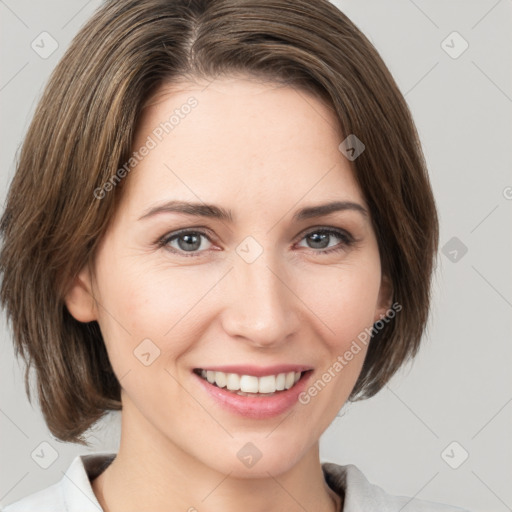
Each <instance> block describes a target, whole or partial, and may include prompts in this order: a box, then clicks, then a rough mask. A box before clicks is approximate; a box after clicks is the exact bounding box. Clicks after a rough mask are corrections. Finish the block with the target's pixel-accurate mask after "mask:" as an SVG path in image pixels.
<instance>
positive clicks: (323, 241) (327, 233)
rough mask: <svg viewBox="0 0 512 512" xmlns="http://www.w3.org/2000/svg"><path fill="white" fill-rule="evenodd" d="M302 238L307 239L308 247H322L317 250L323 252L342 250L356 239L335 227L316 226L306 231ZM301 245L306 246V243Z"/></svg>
mask: <svg viewBox="0 0 512 512" xmlns="http://www.w3.org/2000/svg"><path fill="white" fill-rule="evenodd" d="M336 239H337V240H338V241H337V242H336ZM301 240H305V241H306V244H307V245H306V247H308V248H310V249H322V250H320V251H315V252H319V253H323V254H326V253H330V252H334V251H341V250H343V249H346V248H347V247H349V246H350V245H352V243H353V242H354V239H353V238H352V237H351V236H350V235H349V234H348V233H346V232H344V231H341V230H339V229H334V228H316V229H314V230H313V231H309V232H308V233H306V234H305V235H304V236H303V237H302V239H301ZM299 245H300V246H301V247H304V245H301V244H299ZM326 249H327V250H326Z"/></svg>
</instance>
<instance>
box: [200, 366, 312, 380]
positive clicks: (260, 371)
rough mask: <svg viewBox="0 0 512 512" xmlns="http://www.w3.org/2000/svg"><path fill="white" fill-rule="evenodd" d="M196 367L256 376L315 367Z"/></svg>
mask: <svg viewBox="0 0 512 512" xmlns="http://www.w3.org/2000/svg"><path fill="white" fill-rule="evenodd" d="M196 369H201V370H210V371H214V372H224V373H237V374H238V375H253V376H254V377H264V376H265V375H277V374H279V373H288V372H300V373H302V372H305V371H308V370H312V369H313V368H312V367H311V366H308V365H302V364H276V365H272V366H255V365H250V364H247V365H245V364H244V365H222V366H216V365H207V366H201V367H199V368H196Z"/></svg>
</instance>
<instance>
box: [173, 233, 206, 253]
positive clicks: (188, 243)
mask: <svg viewBox="0 0 512 512" xmlns="http://www.w3.org/2000/svg"><path fill="white" fill-rule="evenodd" d="M182 242H184V243H182ZM178 245H179V247H180V249H182V250H184V251H193V250H196V249H199V247H200V246H201V238H200V237H199V236H198V235H182V236H181V237H180V238H178Z"/></svg>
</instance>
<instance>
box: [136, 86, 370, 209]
mask: <svg viewBox="0 0 512 512" xmlns="http://www.w3.org/2000/svg"><path fill="white" fill-rule="evenodd" d="M343 138H344V137H343V135H342V133H341V131H340V128H339V123H338V120H337V118H336V115H335V113H334V112H333V110H332V108H331V107H330V106H329V105H327V104H326V103H325V102H324V101H322V100H321V99H319V98H317V97H316V96H314V95H312V94H311V93H308V92H306V91H303V90H300V89H297V88H294V87H290V86H287V85H282V84H277V83H269V82H261V81H257V80H255V79H249V78H244V77H236V78H235V77H231V78H223V79H216V80H213V81H211V82H206V81H204V82H182V83H179V84H172V85H164V86H161V87H160V89H159V90H157V91H156V93H155V94H154V95H153V97H152V98H150V100H149V101H148V102H147V104H146V106H145V108H144V109H143V114H142V116H141V119H140V122H139V125H138V127H137V131H136V137H135V141H134V145H133V150H134V151H137V150H138V149H140V148H142V147H143V146H144V145H151V146H152V149H151V150H150V151H149V152H148V153H147V155H146V156H145V157H144V158H142V159H141V161H140V162H139V163H138V164H137V166H136V168H135V169H134V171H133V172H132V173H131V174H130V179H129V180H128V181H129V182H130V183H128V184H127V189H128V190H127V191H126V193H127V195H128V197H129V198H130V199H131V200H132V201H133V202H135V203H137V204H138V205H140V206H143V205H147V204H148V202H149V201H155V200H166V199H181V200H195V201H197V200H198V199H199V200H202V201H205V202H211V203H225V202H226V201H227V200H232V201H235V200H236V199H238V200H239V202H240V203H243V204H244V205H246V206H247V207H259V208H266V207H269V206H271V203H276V202H278V203H280V204H281V206H284V204H285V203H287V204H288V203H290V204H293V203H297V202H299V201H300V200H301V197H303V196H306V195H307V196H308V197H307V198H308V199H309V200H315V199H316V196H318V198H321V199H322V200H325V199H333V200H334V199H345V200H347V199H351V200H359V201H360V202H362V203H364V199H363V197H362V194H361V191H360V189H359V187H358V185H357V183H356V181H355V177H354V170H353V168H352V166H351V163H350V162H349V161H348V160H347V159H346V158H345V157H344V156H343V155H342V153H341V152H340V151H339V149H338V146H339V144H340V142H341V141H342V140H343ZM150 140H151V141H152V142H149V141H150ZM148 143H149V144H148ZM242 200H243V201H242ZM230 207H231V208H232V209H233V210H236V208H237V207H236V206H235V205H234V204H232V205H230Z"/></svg>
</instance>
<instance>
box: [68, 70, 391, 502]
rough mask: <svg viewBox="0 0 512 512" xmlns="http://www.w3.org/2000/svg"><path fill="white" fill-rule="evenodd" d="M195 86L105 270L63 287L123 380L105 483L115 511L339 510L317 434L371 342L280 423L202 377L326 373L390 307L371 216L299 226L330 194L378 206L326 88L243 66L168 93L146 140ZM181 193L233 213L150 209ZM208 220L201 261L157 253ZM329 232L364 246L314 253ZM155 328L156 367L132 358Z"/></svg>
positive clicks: (134, 195) (109, 237) (146, 119)
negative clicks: (228, 216) (282, 81)
mask: <svg viewBox="0 0 512 512" xmlns="http://www.w3.org/2000/svg"><path fill="white" fill-rule="evenodd" d="M191 96H193V97H194V98H196V99H197V102H198V104H197V106H196V107H195V108H194V109H192V110H191V112H190V114H188V115H187V116H184V117H183V119H180V122H179V124H177V125H176V126H175V127H174V129H173V130H172V131H171V132H170V133H169V134H167V135H165V136H164V137H163V138H162V141H161V142H159V143H158V145H157V146H156V147H155V148H154V149H152V150H151V151H149V153H148V154H147V156H145V157H144V158H143V159H142V161H141V162H140V163H139V164H138V165H137V166H136V168H135V169H133V170H132V171H131V173H130V175H129V176H128V177H126V178H125V181H124V182H123V184H122V186H123V187H124V190H123V195H122V200H121V202H120V204H119V206H118V209H117V212H116V215H115V217H114V219H113V222H112V223H111V225H110V227H109V230H108V231H107V233H106V235H105V237H104V238H103V240H102V243H101V245H100V247H99V249H98V252H97V253H96V257H95V261H94V262H93V266H92V267H89V266H86V267H84V269H83V270H82V271H81V272H80V274H79V275H78V276H77V278H76V279H75V281H74V283H73V284H72V287H71V289H70V292H69V294H68V295H67V297H66V304H67V307H68V309H69V311H70V312H71V314H72V315H73V316H74V317H75V318H76V319H77V320H79V321H82V322H88V321H92V320H97V321H98V323H99V325H100V328H101V331H102V334H103V337H104V339H105V343H106V346H107V350H108V353H109V357H110V360H111V362H112V366H113V369H114V371H115V373H116V376H117V378H118V379H119V380H120V383H121V386H122V403H123V412H122V434H121V444H120V450H119V453H118V456H117V458H116V459H115V461H114V462H113V463H112V464H111V466H110V467H109V468H107V469H106V470H105V471H104V472H103V473H102V474H101V475H100V476H99V477H98V478H96V479H95V480H94V482H93V489H94V491H95V493H96V495H97V496H98V499H99V500H100V503H101V504H102V506H103V507H104V509H105V510H107V511H110V512H117V511H121V510H123V511H125V512H129V511H135V510H152V511H163V510H166V511H167V510H189V509H191V507H195V508H196V509H197V510H198V511H201V510H208V511H211V512H216V511H222V512H230V511H232V510H233V511H234V510H245V511H261V510H269V511H270V510H288V511H294V510H303V509H306V510H322V511H327V510H334V509H335V506H336V507H339V506H340V505H341V503H340V501H339V499H338V498H337V497H336V496H333V493H332V492H331V491H330V490H329V488H328V487H327V485H326V484H325V481H324V479H323V474H322V471H321V466H320V461H319V448H318V446H319V445H318V441H319V437H320V435H321V434H322V432H323V431H324V430H325V429H326V428H327V427H328V426H329V424H330V423H331V421H332V420H333V419H334V417H335V416H336V414H337V412H338V411H339V410H340V408H341V407H342V406H343V404H344V403H345V401H346V400H347V397H348V396H349V394H350V392H351V390H352V388H353V386H354V384H355V382H356V380H357V377H358V375H359V373H360V371H361V367H362V364H363V361H364V356H365V354H366V349H365V347H364V346H363V349H362V350H361V351H360V352H359V353H358V354H357V355H355V356H354V358H353V359H352V361H350V363H349V364H347V365H346V366H345V367H344V368H343V370H342V371H341V372H339V374H337V376H336V377H335V378H334V379H332V381H331V382H330V383H329V384H328V385H327V386H326V387H325V389H323V390H322V391H321V392H320V393H319V394H318V395H317V396H316V397H314V399H312V400H311V401H310V403H309V404H307V405H302V404H300V403H296V404H295V405H294V406H293V408H292V409H291V410H290V411H287V412H286V413H284V414H282V415H280V416H278V417H274V418H270V419H251V418H245V417H241V416H239V415H237V414H235V413H232V412H229V411H227V410H225V409H223V408H221V407H219V405H218V404H217V403H216V402H214V401H213V400H212V399H211V398H210V397H209V395H208V394H206V393H205V391H204V390H203V389H202V387H201V386H200V383H198V382H197V377H195V376H194V375H193V374H192V370H193V369H194V368H198V367H199V368H208V367H209V366H213V365H222V364H254V365H258V366H268V365H274V364H280V363H293V364H307V365H309V366H311V367H313V368H314V370H313V375H312V376H311V380H310V382H314V381H315V380H316V379H317V378H319V377H320V375H321V374H322V373H323V372H325V371H326V370H327V368H329V367H330V366H332V364H333V363H334V362H335V361H336V358H337V357H338V355H341V354H343V353H344V352H345V351H346V350H347V349H348V348H349V346H350V344H351V342H352V340H354V339H355V338H356V337H357V335H358V334H359V333H360V332H362V331H363V330H364V329H365V328H371V326H372V324H373V323H374V322H375V321H376V320H378V319H379V318H380V317H381V316H382V315H384V313H385V311H386V310H387V309H388V308H389V306H390V304H391V290H390V286H389V285H388V281H387V279H386V278H383V277H382V275H381V265H380V258H379V251H378V245H377V241H376V237H375V233H374V231H373V228H372V225H371V219H370V216H369V212H368V215H364V214H362V213H360V212H358V211H355V210H345V211H338V212H335V213H331V214H329V215H324V216H322V217H318V218H312V219H306V220H302V221H295V220H293V219H292V217H293V214H294V213H295V212H296V211H297V210H299V209H301V208H303V207H305V206H313V205H318V204H323V203H327V202H331V201H334V200H341V201H351V202H355V203H358V204H360V205H361V206H363V207H364V208H366V210H368V208H367V205H366V203H365V200H364V197H363V195H362V193H361V191H360V189H359V187H358V185H357V183H356V181H355V179H354V175H353V169H352V168H351V163H350V162H349V161H348V160H347V159H346V158H345V157H344V156H343V155H342V154H341V153H340V151H339V150H338V145H339V144H340V142H341V141H342V140H343V139H344V138H345V137H344V136H343V135H342V134H341V132H340V130H339V128H338V124H337V120H336V117H335V115H334V113H333V112H332V110H331V109H330V108H329V107H328V106H327V105H325V104H324V103H323V102H322V101H321V100H319V99H318V98H316V97H315V96H313V95H310V94H308V93H306V92H303V91H298V90H296V89H294V88H291V87H289V86H283V85H276V84H271V83H263V82H259V81H257V80H255V79H251V78H249V77H240V76H238V77H235V76H232V77H224V78H219V79H216V80H214V81H212V82H199V81H198V82H183V83H180V84H174V85H172V86H169V85H167V86H163V87H162V88H161V89H160V90H159V91H158V92H157V94H156V95H155V96H154V98H153V99H152V101H151V102H150V104H149V106H147V107H146V108H145V109H144V112H143V117H142V119H141V122H140V125H139V126H138V130H137V136H136V140H135V143H134V149H136V148H140V147H141V146H142V145H143V144H144V143H145V142H146V140H147V137H148V135H151V133H152V131H153V130H154V129H155V127H157V126H158V125H159V124H160V123H161V122H162V121H164V120H166V119H168V118H169V117H170V115H171V114H172V113H173V111H174V110H175V109H176V108H179V107H180V106H181V105H183V104H185V103H186V101H187V99H188V98H190V97H191ZM118 186H119V185H118ZM110 193H112V192H110ZM171 199H173V200H182V201H192V202H204V203H208V204H215V205H218V206H220V207H222V208H224V209H230V210H231V211H232V214H233V220H232V222H229V221H225V220H219V219H213V218H201V217H193V216H190V215H184V214H181V213H168V212H167V213H159V214H157V215H154V216H150V217H147V218H145V219H142V220H138V219H139V217H141V216H142V215H143V214H144V213H146V212H147V211H148V209H149V208H151V207H153V206H155V205H157V204H161V203H163V202H165V201H169V200H171ZM200 227H201V230H202V231H205V232H206V233H207V235H208V236H209V237H210V240H208V239H207V238H206V237H201V240H202V242H201V245H200V247H199V249H195V253H192V254H194V255H192V256H190V254H191V253H190V252H188V253H187V252H186V251H185V250H183V247H185V248H186V247H187V246H186V245H184V244H183V242H182V244H181V245H179V243H178V240H177V239H175V240H174V241H173V242H169V243H168V244H167V247H166V246H158V243H157V241H158V239H159V238H161V237H163V236H164V235H166V234H169V233H173V232H175V231H177V230H181V229H184V228H193V229H199V228H200ZM318 227H332V228H335V229H336V228H337V229H339V230H343V231H344V232H347V233H349V234H350V236H351V237H352V238H353V240H354V241H353V243H352V244H351V245H347V244H345V243H344V241H343V239H341V238H338V237H337V236H336V235H331V237H330V238H328V239H327V240H328V245H329V247H327V248H324V246H320V247H319V246H318V243H317V245H315V244H314V242H312V241H311V237H307V236H306V235H309V234H311V233H312V232H315V229H314V228H318ZM248 236H250V237H253V239H254V240H256V241H257V243H258V244H259V246H260V247H261V250H262V253H261V255H260V256H259V257H258V258H257V259H256V260H255V261H254V262H252V263H247V261H245V260H244V259H243V258H242V257H240V255H239V254H238V253H237V252H236V249H237V246H238V245H239V244H240V243H241V242H242V241H244V239H245V238H246V237H248ZM182 241H183V239H182ZM326 245H327V244H326ZM333 247H336V248H338V249H339V250H337V251H333V252H330V253H324V252H322V251H325V250H328V249H331V248H333ZM172 249H174V250H175V251H176V252H172ZM180 249H181V253H179V251H180ZM187 254H189V255H188V256H187ZM91 270H92V271H91ZM146 338H149V339H150V340H152V343H154V344H155V345H156V346H158V348H159V350H160V355H159V356H158V357H157V358H156V359H155V360H154V361H153V362H152V364H151V365H149V366H145V365H144V364H142V363H141V362H140V361H139V360H138V359H137V358H136V357H134V350H135V349H136V347H137V346H138V345H139V344H140V343H141V341H142V340H144V339H146ZM248 442H251V443H253V444H254V445H255V446H257V448H258V449H259V451H260V452H261V453H262V457H261V459H260V460H259V461H258V462H257V463H256V464H255V465H254V466H252V467H250V468H248V467H246V466H245V465H244V464H242V463H241V462H240V460H239V459H238V457H237V452H238V451H239V450H240V449H241V448H242V447H243V446H244V445H245V444H246V443H248ZM340 442H342V440H340ZM226 475H229V476H226ZM205 497H206V498H205ZM249 497H250V499H249ZM203 500H204V501H203Z"/></svg>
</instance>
